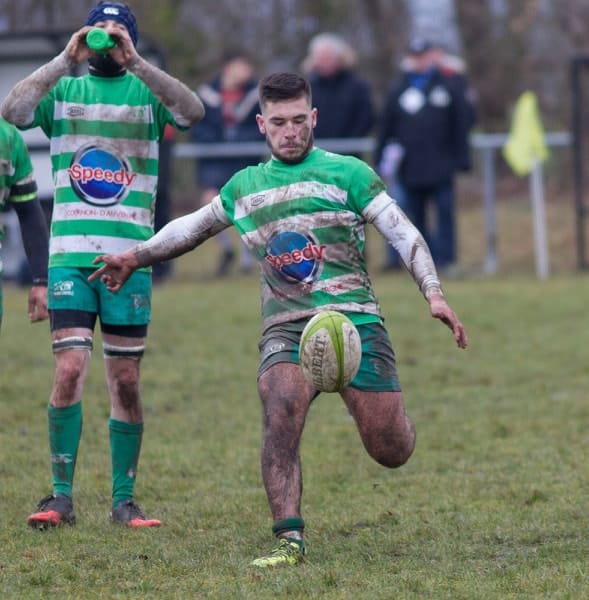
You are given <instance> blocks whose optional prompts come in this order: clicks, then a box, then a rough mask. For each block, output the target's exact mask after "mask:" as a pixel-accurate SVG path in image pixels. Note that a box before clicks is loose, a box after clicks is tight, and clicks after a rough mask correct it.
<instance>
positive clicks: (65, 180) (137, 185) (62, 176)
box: [54, 169, 157, 195]
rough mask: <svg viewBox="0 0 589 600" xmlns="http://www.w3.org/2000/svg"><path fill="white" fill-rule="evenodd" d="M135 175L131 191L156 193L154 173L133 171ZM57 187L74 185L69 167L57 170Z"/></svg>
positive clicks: (55, 179) (55, 180)
mask: <svg viewBox="0 0 589 600" xmlns="http://www.w3.org/2000/svg"><path fill="white" fill-rule="evenodd" d="M132 174H133V175H135V178H134V180H133V183H132V185H131V191H133V192H142V193H146V194H152V195H153V194H154V193H155V190H156V186H157V177H154V176H153V175H142V174H141V173H136V172H134V171H132ZM54 184H55V188H56V189H57V188H69V187H72V184H71V181H70V176H69V173H68V172H67V169H65V170H60V171H57V173H56V174H55V177H54Z"/></svg>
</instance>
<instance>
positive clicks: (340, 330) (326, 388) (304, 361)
mask: <svg viewBox="0 0 589 600" xmlns="http://www.w3.org/2000/svg"><path fill="white" fill-rule="evenodd" d="M361 358H362V343H361V341H360V334H359V333H358V330H357V329H356V327H355V325H354V323H352V321H350V319H348V317H346V316H345V315H344V314H342V313H340V312H337V311H335V310H324V311H322V312H320V313H318V314H316V315H315V316H314V317H313V318H311V319H310V321H309V322H308V323H307V325H306V326H305V328H304V329H303V333H302V335H301V341H300V344H299V363H300V365H301V369H302V370H303V374H304V376H305V378H306V379H307V381H308V382H309V383H310V384H311V385H312V386H313V387H315V388H316V389H318V390H320V391H322V392H339V391H340V390H342V389H343V388H345V387H346V386H347V385H349V384H350V382H351V381H352V379H354V377H355V376H356V373H357V372H358V368H359V367H360V359H361Z"/></svg>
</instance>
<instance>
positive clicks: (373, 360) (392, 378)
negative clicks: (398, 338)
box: [258, 321, 401, 392]
mask: <svg viewBox="0 0 589 600" xmlns="http://www.w3.org/2000/svg"><path fill="white" fill-rule="evenodd" d="M306 324H307V321H295V322H293V323H283V324H281V325H275V326H274V327H270V328H269V329H268V330H267V331H266V333H264V335H263V336H262V339H261V340H260V343H259V344H258V348H259V350H260V366H259V368H258V377H260V375H261V374H262V373H263V372H264V371H266V370H267V369H268V368H269V367H271V366H273V365H275V364H277V363H281V362H289V363H297V364H298V362H299V341H300V339H301V334H302V332H303V329H304V328H305V325H306ZM356 328H357V329H358V333H359V334H360V339H361V340H362V360H361V362H360V368H359V369H358V373H357V374H356V377H354V379H353V380H352V383H350V387H354V388H357V389H359V390H364V391H366V392H400V391H401V384H400V383H399V378H398V376H397V365H396V361H395V352H394V350H393V346H392V344H391V340H390V338H389V334H388V333H387V330H386V329H385V328H384V326H383V325H382V323H365V324H364V325H356Z"/></svg>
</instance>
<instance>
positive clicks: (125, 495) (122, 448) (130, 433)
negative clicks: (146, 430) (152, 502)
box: [108, 419, 143, 508]
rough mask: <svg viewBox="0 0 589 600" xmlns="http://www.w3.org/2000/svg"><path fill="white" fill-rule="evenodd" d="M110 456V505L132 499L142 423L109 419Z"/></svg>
mask: <svg viewBox="0 0 589 600" xmlns="http://www.w3.org/2000/svg"><path fill="white" fill-rule="evenodd" d="M108 428H109V431H110V452H111V458H112V505H113V508H114V507H115V506H117V504H119V503H120V502H122V501H123V500H132V499H133V489H134V487H135V477H136V476H137V464H138V462H139V453H140V451H141V438H142V437H143V423H125V422H123V421H117V420H115V419H109V421H108Z"/></svg>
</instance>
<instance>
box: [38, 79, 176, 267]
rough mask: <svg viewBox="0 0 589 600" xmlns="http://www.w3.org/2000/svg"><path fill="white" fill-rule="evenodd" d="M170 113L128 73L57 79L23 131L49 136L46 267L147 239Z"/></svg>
mask: <svg viewBox="0 0 589 600" xmlns="http://www.w3.org/2000/svg"><path fill="white" fill-rule="evenodd" d="M167 123H170V124H172V125H174V126H176V127H177V125H175V123H174V119H173V117H172V115H171V114H170V113H169V112H168V110H167V109H166V108H165V107H164V106H163V105H162V104H161V103H160V101H159V100H158V99H157V98H156V97H155V96H154V95H153V94H152V92H151V91H150V90H149V88H148V87H147V86H146V85H145V84H144V83H143V82H142V81H141V80H140V79H138V78H137V77H136V76H135V75H133V74H131V73H126V74H125V75H123V76H120V77H112V78H105V77H97V76H94V75H91V74H88V75H84V76H83V77H62V78H61V79H60V80H59V82H58V83H57V85H56V86H55V87H54V88H53V89H52V90H51V91H50V92H49V93H48V94H47V95H46V96H45V97H44V98H43V100H42V101H41V103H40V104H39V106H38V107H37V109H36V111H35V118H34V121H33V123H32V124H31V127H35V126H40V127H41V129H42V130H43V131H44V132H45V134H46V135H47V136H48V137H49V138H50V143H51V149H50V152H51V162H52V168H53V180H54V185H55V200H54V207H53V217H52V222H51V239H50V250H49V266H59V267H63V266H69V267H91V266H92V260H93V259H94V257H95V256H97V255H98V254H104V253H108V254H118V253H120V252H123V251H124V250H127V249H128V248H130V247H131V246H134V245H135V244H136V243H137V242H139V241H143V240H146V239H148V238H150V237H151V236H152V235H153V217H154V206H155V197H156V187H157V174H158V153H159V142H160V140H161V138H162V136H163V132H164V128H165V125H166V124H167Z"/></svg>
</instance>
